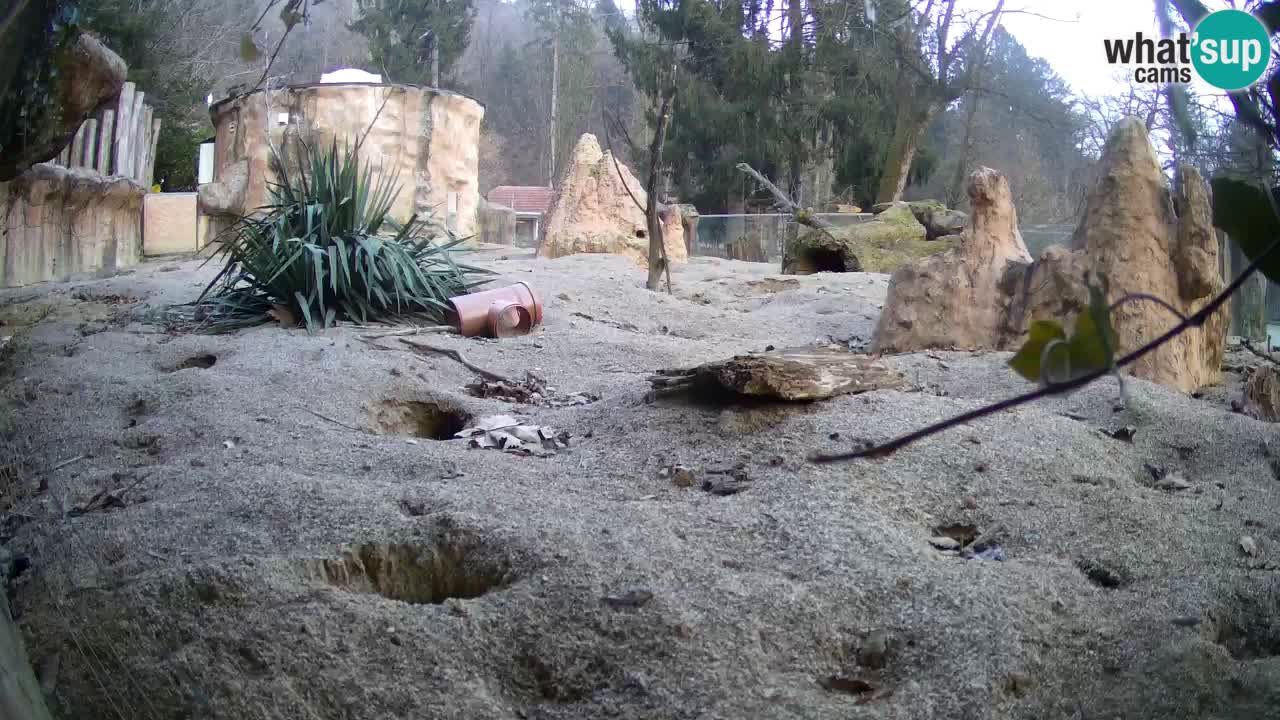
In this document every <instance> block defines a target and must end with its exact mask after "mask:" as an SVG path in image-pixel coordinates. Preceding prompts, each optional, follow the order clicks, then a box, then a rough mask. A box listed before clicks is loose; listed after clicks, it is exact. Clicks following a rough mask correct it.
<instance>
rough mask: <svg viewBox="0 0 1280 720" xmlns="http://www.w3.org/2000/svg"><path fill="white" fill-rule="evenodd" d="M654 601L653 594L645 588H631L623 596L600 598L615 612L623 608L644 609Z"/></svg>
mask: <svg viewBox="0 0 1280 720" xmlns="http://www.w3.org/2000/svg"><path fill="white" fill-rule="evenodd" d="M652 599H653V592H651V591H649V590H646V589H645V588H631V589H629V590H627V591H626V592H624V593H622V594H621V595H605V596H604V597H602V598H600V601H601V602H603V603H604V604H605V605H608V606H609V607H611V608H613V609H614V610H620V609H622V608H638V607H644V606H645V605H647V604H649V601H650V600H652Z"/></svg>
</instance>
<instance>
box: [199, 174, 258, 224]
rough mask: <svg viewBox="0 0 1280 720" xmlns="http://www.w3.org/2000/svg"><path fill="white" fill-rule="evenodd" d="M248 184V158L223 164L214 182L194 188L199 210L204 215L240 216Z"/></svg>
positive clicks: (242, 211)
mask: <svg viewBox="0 0 1280 720" xmlns="http://www.w3.org/2000/svg"><path fill="white" fill-rule="evenodd" d="M248 186H249V161H248V160H240V161H238V162H234V163H231V164H229V165H226V166H224V167H223V168H222V172H221V173H220V175H219V176H218V179H217V180H216V181H215V182H211V183H205V184H204V185H201V186H200V187H198V188H196V194H197V196H198V197H199V199H200V211H201V212H203V213H204V214H205V215H229V216H232V217H238V216H240V215H241V214H243V213H244V211H245V191H246V190H247V189H248Z"/></svg>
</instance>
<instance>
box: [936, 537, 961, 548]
mask: <svg viewBox="0 0 1280 720" xmlns="http://www.w3.org/2000/svg"><path fill="white" fill-rule="evenodd" d="M929 544H930V545H932V546H934V547H935V548H937V549H939V550H959V549H960V541H959V540H956V539H955V538H950V537H947V536H945V535H940V536H938V537H931V538H929Z"/></svg>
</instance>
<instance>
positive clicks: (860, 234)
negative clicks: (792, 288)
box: [782, 203, 954, 275]
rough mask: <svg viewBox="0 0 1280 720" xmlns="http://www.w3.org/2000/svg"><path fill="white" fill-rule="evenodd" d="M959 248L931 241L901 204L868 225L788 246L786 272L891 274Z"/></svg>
mask: <svg viewBox="0 0 1280 720" xmlns="http://www.w3.org/2000/svg"><path fill="white" fill-rule="evenodd" d="M953 246H954V243H953V242H929V241H927V240H926V239H925V229H924V226H923V225H921V224H920V223H919V222H917V221H916V219H915V216H914V215H913V214H912V213H911V208H910V207H908V206H907V205H906V203H898V204H897V205H896V206H895V207H892V208H889V209H887V210H885V211H884V212H881V213H880V214H879V215H877V216H876V217H875V218H873V219H872V220H868V221H867V222H863V223H857V224H855V225H844V226H839V227H833V228H825V229H821V230H818V229H815V230H810V231H809V232H807V233H805V234H804V235H801V236H800V237H798V238H796V240H795V242H791V243H787V248H786V253H785V254H784V256H783V258H782V272H783V273H785V274H787V275H809V274H812V273H815V272H877V273H888V272H893V271H894V270H896V269H898V268H899V267H902V266H903V265H905V264H907V263H909V262H911V261H913V260H917V259H919V258H922V257H926V256H929V255H932V254H935V253H939V252H943V251H945V250H948V249H950V248H951V247H953Z"/></svg>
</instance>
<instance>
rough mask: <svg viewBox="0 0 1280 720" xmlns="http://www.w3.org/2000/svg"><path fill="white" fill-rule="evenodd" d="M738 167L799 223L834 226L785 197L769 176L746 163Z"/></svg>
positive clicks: (821, 228)
mask: <svg viewBox="0 0 1280 720" xmlns="http://www.w3.org/2000/svg"><path fill="white" fill-rule="evenodd" d="M738 169H739V170H741V171H742V172H744V173H746V174H748V175H750V176H751V177H752V178H754V179H755V181H756V182H758V183H760V185H761V186H762V187H763V188H764V189H765V190H768V191H769V193H770V194H771V195H773V198H774V199H775V200H776V201H777V202H778V204H779V205H781V206H782V208H783V209H785V210H786V211H787V212H789V213H791V214H792V215H793V216H795V219H796V222H798V223H800V224H801V225H807V226H809V227H811V228H817V229H818V230H827V229H829V228H832V227H834V226H833V225H832V224H831V223H829V222H827V221H826V220H823V219H822V218H820V217H817V216H815V215H814V214H813V212H812V211H810V210H807V209H805V208H802V207H800V206H799V205H797V204H796V203H795V201H793V200H792V199H791V198H789V197H787V194H786V193H784V192H782V190H781V189H779V188H778V186H777V185H774V184H773V183H772V182H770V181H769V178H766V177H765V176H763V175H761V174H760V173H759V172H758V171H757V170H756V169H755V168H753V167H751V166H750V165H748V164H746V163H738Z"/></svg>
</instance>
